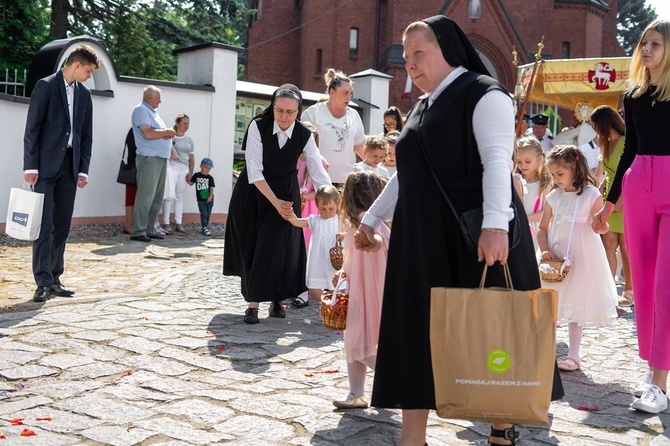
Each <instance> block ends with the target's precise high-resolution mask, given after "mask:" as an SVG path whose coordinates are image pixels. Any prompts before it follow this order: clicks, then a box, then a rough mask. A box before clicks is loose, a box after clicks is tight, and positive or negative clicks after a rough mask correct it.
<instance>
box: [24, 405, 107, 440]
mask: <svg viewBox="0 0 670 446" xmlns="http://www.w3.org/2000/svg"><path fill="white" fill-rule="evenodd" d="M12 417H13V418H18V417H20V418H24V420H23V424H24V425H25V426H30V427H38V428H40V429H44V430H47V431H51V432H56V433H60V434H70V433H73V432H76V431H79V430H82V429H88V428H90V427H93V426H98V425H99V424H101V423H102V421H101V420H98V419H95V418H91V417H87V416H85V415H77V414H74V413H71V412H66V411H63V410H57V409H53V408H51V407H46V406H45V407H40V408H36V409H29V410H22V411H19V412H16V413H13V414H12ZM47 417H48V418H51V419H50V420H44V418H47ZM38 418H41V420H40V419H38Z"/></svg>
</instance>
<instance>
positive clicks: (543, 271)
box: [540, 242, 571, 282]
mask: <svg viewBox="0 0 670 446" xmlns="http://www.w3.org/2000/svg"><path fill="white" fill-rule="evenodd" d="M557 245H558V246H560V247H561V251H563V257H564V258H563V259H550V260H544V259H543V260H540V278H541V279H542V280H544V281H545V282H563V279H565V277H566V276H567V275H568V273H569V272H570V265H571V262H570V259H569V255H568V254H566V252H565V246H563V243H561V242H556V243H554V244H552V245H551V246H550V247H549V250H550V251H552V250H553V249H554V246H557Z"/></svg>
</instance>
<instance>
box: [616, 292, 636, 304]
mask: <svg viewBox="0 0 670 446" xmlns="http://www.w3.org/2000/svg"><path fill="white" fill-rule="evenodd" d="M633 305H635V297H634V296H633V291H631V290H626V291H624V292H623V294H622V295H621V298H620V299H619V303H618V306H620V307H632V306H633Z"/></svg>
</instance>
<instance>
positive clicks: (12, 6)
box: [0, 0, 51, 69]
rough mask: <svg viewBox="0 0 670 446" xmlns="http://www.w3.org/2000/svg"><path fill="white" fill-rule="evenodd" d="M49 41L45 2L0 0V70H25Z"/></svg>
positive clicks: (40, 0)
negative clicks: (0, 68)
mask: <svg viewBox="0 0 670 446" xmlns="http://www.w3.org/2000/svg"><path fill="white" fill-rule="evenodd" d="M50 40H51V38H50V37H49V13H48V11H47V0H0V67H2V68H18V69H25V68H28V66H29V65H30V61H31V59H32V56H34V55H35V53H37V51H38V50H39V49H40V48H41V47H42V46H43V45H45V44H46V43H47V42H49V41H50Z"/></svg>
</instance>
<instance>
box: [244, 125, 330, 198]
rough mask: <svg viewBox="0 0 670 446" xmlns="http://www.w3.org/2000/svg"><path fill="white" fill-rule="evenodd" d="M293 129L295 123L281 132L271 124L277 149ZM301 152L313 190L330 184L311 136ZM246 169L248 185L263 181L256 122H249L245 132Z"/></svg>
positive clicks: (284, 142) (259, 139)
mask: <svg viewBox="0 0 670 446" xmlns="http://www.w3.org/2000/svg"><path fill="white" fill-rule="evenodd" d="M294 129H295V122H294V123H293V124H291V126H290V127H289V128H287V129H286V130H282V129H280V128H279V125H277V122H273V123H272V134H273V135H277V141H278V142H279V148H280V149H281V148H282V147H284V145H286V142H287V141H288V140H289V138H290V137H291V135H293V130H294ZM302 152H303V153H304V154H305V163H306V165H307V171H308V172H309V174H310V176H311V177H312V182H313V183H314V184H315V189H318V188H319V186H323V185H324V184H331V181H330V177H328V174H327V173H326V170H325V169H324V168H323V164H321V154H320V153H319V148H318V147H317V146H316V142H314V138H313V137H312V136H310V137H309V141H308V142H307V144H306V145H305V147H304V148H303V149H302ZM244 157H245V160H246V167H247V175H248V177H249V184H253V183H256V182H258V181H262V180H264V179H265V177H264V176H263V140H262V138H261V132H260V131H259V130H258V126H257V125H256V121H251V124H250V125H249V129H248V130H247V146H246V150H245V154H244Z"/></svg>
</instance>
